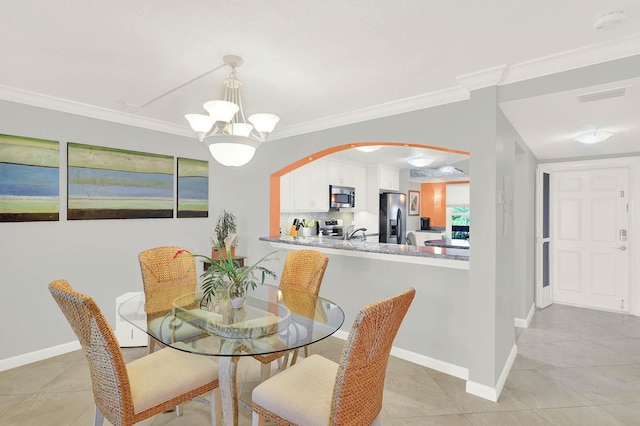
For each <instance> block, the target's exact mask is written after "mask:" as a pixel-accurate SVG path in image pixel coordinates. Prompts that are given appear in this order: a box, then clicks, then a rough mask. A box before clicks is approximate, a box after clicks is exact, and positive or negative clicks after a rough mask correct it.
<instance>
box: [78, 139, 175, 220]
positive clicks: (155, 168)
mask: <svg viewBox="0 0 640 426" xmlns="http://www.w3.org/2000/svg"><path fill="white" fill-rule="evenodd" d="M67 154H68V186H69V190H68V205H67V218H68V219H69V220H84V219H140V218H171V217H173V205H174V200H173V176H174V175H173V157H171V156H167V155H159V154H148V153H144V152H137V151H126V150H122V149H115V148H105V147H98V146H92V145H83V144H78V143H69V144H68V145H67Z"/></svg>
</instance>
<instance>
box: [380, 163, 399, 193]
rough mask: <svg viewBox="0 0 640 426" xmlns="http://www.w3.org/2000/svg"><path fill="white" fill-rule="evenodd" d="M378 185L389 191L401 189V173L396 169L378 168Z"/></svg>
mask: <svg viewBox="0 0 640 426" xmlns="http://www.w3.org/2000/svg"><path fill="white" fill-rule="evenodd" d="M378 170H379V172H378V187H379V188H380V189H383V190H387V191H399V190H400V173H399V171H398V170H395V169H388V168H386V167H379V168H378Z"/></svg>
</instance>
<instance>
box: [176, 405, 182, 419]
mask: <svg viewBox="0 0 640 426" xmlns="http://www.w3.org/2000/svg"><path fill="white" fill-rule="evenodd" d="M181 415H182V405H176V417H180V416H181Z"/></svg>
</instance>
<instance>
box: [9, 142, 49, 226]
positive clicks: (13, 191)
mask: <svg viewBox="0 0 640 426" xmlns="http://www.w3.org/2000/svg"><path fill="white" fill-rule="evenodd" d="M59 159H60V144H59V143H58V142H56V141H49V140H44V139H32V138H25V137H20V136H11V135H0V222H33V221H56V220H58V219H59V216H60V214H59V212H60V172H59V166H58V164H59Z"/></svg>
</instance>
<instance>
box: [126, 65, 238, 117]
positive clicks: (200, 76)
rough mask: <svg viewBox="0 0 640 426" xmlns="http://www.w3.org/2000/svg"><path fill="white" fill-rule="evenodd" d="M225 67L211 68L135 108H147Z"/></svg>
mask: <svg viewBox="0 0 640 426" xmlns="http://www.w3.org/2000/svg"><path fill="white" fill-rule="evenodd" d="M226 65H227V64H222V65H218V66H217V67H215V68H213V69H211V70H209V71H207V72H205V73H203V74H200V75H199V76H197V77H194V78H192V79H191V80H189V81H187V82H186V83H182V84H181V85H180V86H178V87H174V88H173V89H171V90H169V91H168V92H165V93H163V94H161V95H159V96H156V97H155V98H153V99H151V100H150V101H147V102H145V103H143V104H142V105H135V106H137V107H138V108H145V107H146V106H148V105H150V104H152V103H154V102H156V101H158V100H160V99H162V98H164V97H165V96H167V95H170V94H171V93H173V92H175V91H176V90H179V89H182V88H183V87H184V86H186V85H188V84H191V83H193V82H194V81H196V80H199V79H201V78H202V77H204V76H206V75H209V74H211V73H212V72H214V71H217V70H219V69H220V68H222V67H225V66H226Z"/></svg>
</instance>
